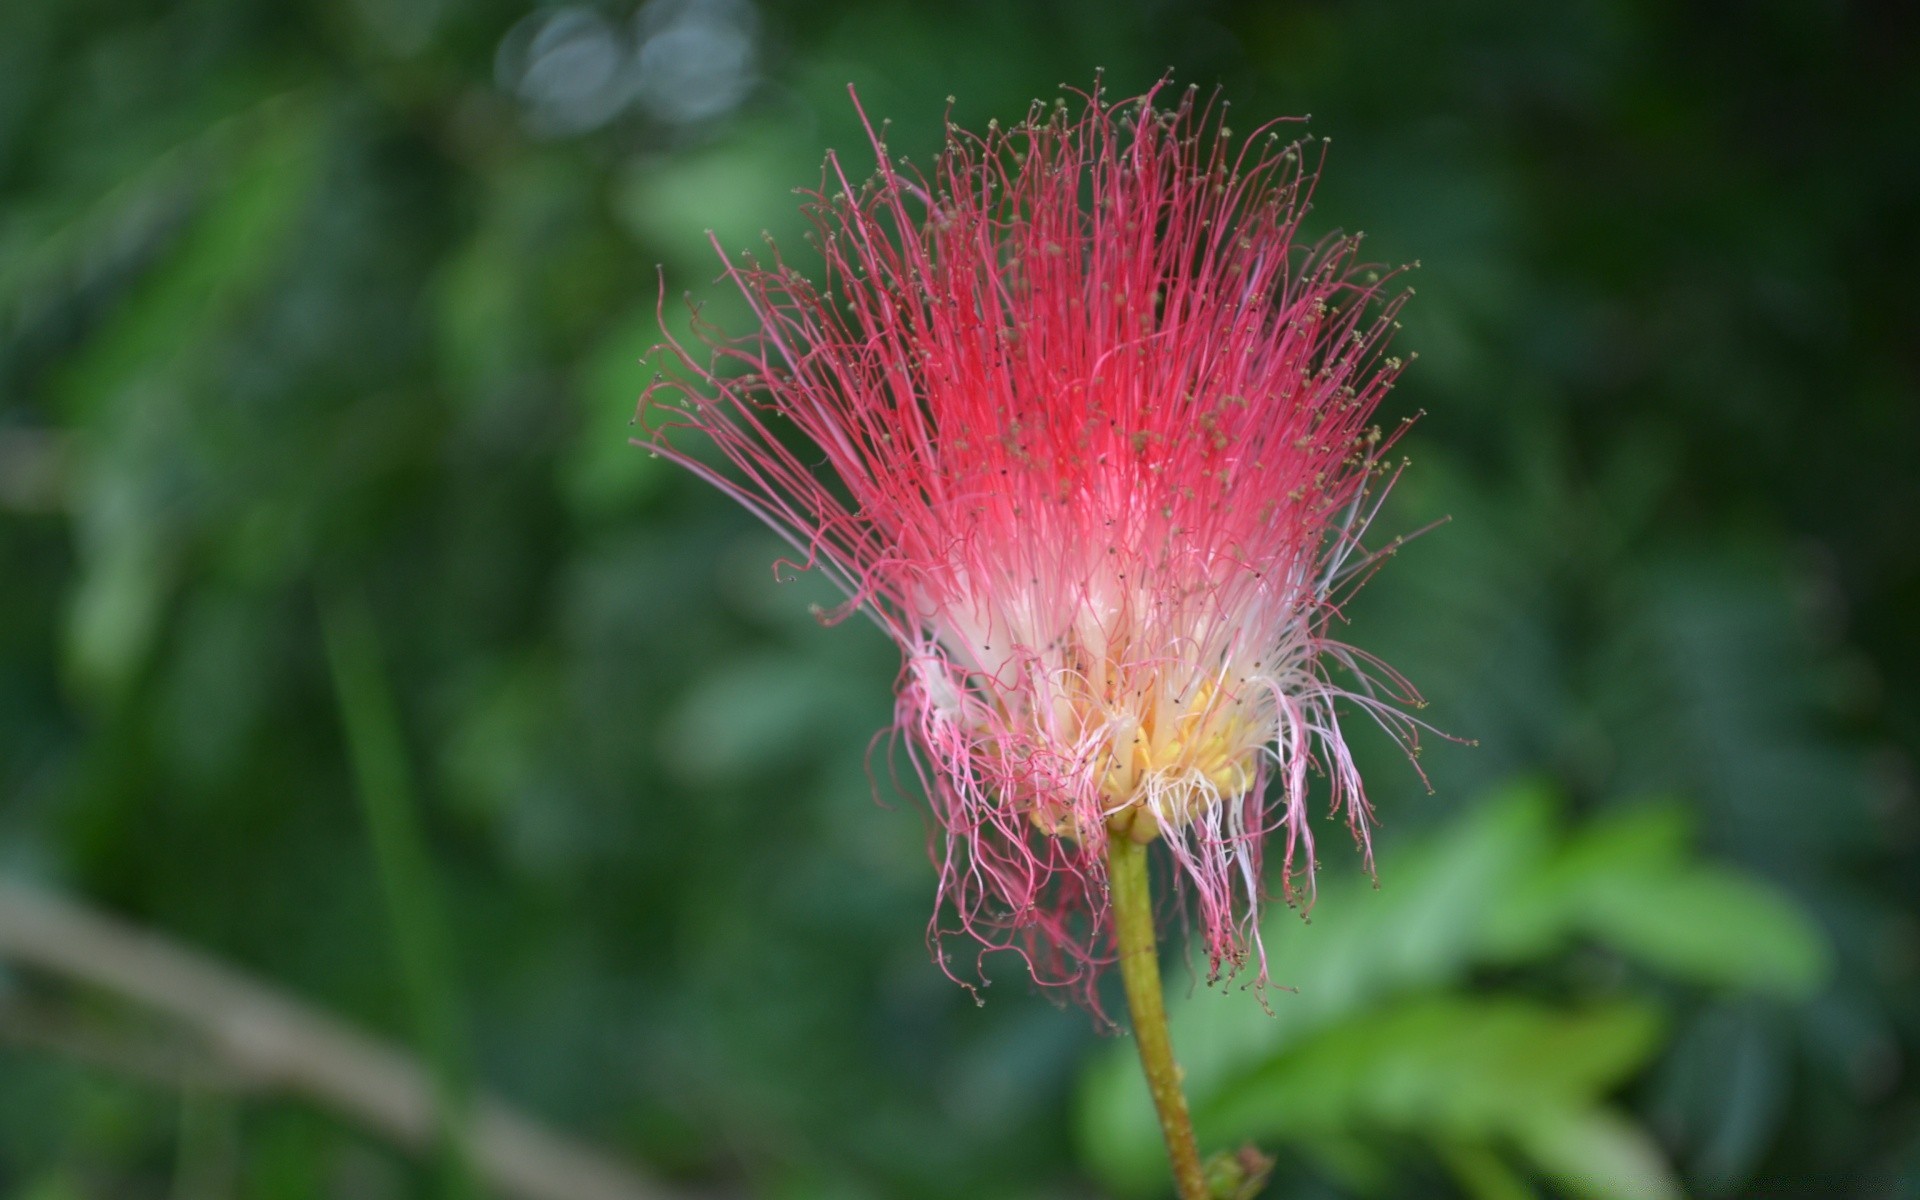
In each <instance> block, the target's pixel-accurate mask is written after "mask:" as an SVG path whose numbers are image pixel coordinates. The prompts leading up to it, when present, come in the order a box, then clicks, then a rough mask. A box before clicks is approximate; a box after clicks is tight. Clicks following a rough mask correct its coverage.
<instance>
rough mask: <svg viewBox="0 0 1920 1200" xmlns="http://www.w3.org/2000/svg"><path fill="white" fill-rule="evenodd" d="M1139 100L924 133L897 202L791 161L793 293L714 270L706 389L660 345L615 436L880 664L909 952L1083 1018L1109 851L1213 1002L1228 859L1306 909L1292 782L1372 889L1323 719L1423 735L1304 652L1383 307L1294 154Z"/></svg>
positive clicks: (1357, 550)
mask: <svg viewBox="0 0 1920 1200" xmlns="http://www.w3.org/2000/svg"><path fill="white" fill-rule="evenodd" d="M1165 90H1166V85H1165V84H1164V83H1163V84H1162V85H1160V86H1158V87H1156V88H1154V89H1153V90H1151V91H1149V92H1148V93H1147V94H1146V95H1144V96H1141V97H1137V98H1135V99H1131V100H1127V101H1123V102H1120V103H1117V104H1109V103H1107V102H1105V101H1104V100H1103V99H1102V98H1101V96H1100V95H1099V92H1098V91H1097V90H1096V91H1095V93H1094V94H1093V95H1091V96H1081V97H1080V101H1081V103H1080V106H1079V108H1078V111H1077V113H1076V112H1075V111H1074V109H1073V108H1072V106H1070V105H1069V104H1068V103H1067V102H1065V101H1061V102H1058V103H1056V104H1055V105H1053V106H1051V107H1048V106H1041V105H1036V106H1035V107H1034V109H1033V110H1032V111H1031V112H1030V113H1029V115H1028V117H1027V119H1026V120H1025V121H1022V122H1021V123H1019V124H1017V125H1014V126H1011V127H1009V128H1000V127H997V126H989V129H988V132H987V133H986V134H984V135H976V134H973V133H969V132H966V131H964V130H961V129H958V128H955V127H953V126H952V125H951V123H949V126H948V136H947V142H946V147H945V149H944V151H943V152H942V154H941V155H940V157H939V159H938V160H937V162H936V163H935V166H934V170H933V173H932V175H931V177H930V178H929V177H924V176H921V175H919V174H917V173H913V172H911V171H910V170H909V169H907V168H904V167H900V166H896V165H895V164H894V163H892V162H891V161H889V159H888V156H887V151H886V145H885V141H884V135H883V133H882V132H879V131H875V130H874V129H873V127H872V125H871V124H868V126H867V129H868V134H869V137H870V138H871V139H872V142H873V147H874V150H875V153H876V155H877V156H878V160H879V166H878V171H877V174H875V175H874V176H873V177H872V178H870V179H867V180H865V181H863V182H861V183H857V184H856V183H855V182H853V181H852V180H851V179H849V177H848V176H847V175H846V173H845V171H844V169H843V167H842V165H841V163H840V161H839V160H838V159H837V158H836V157H834V156H831V155H829V157H828V159H827V166H826V170H825V172H824V178H823V182H822V185H821V187H820V189H819V190H818V191H816V192H811V193H808V194H807V195H808V202H807V203H806V205H805V206H804V207H805V211H806V213H807V215H808V216H809V218H810V219H811V221H812V223H813V225H814V235H813V238H812V240H813V241H814V243H815V246H816V248H817V250H818V251H819V253H820V257H821V259H822V263H823V272H822V275H821V277H820V279H819V281H818V282H817V283H816V282H814V281H811V280H809V279H807V278H806V277H804V276H803V275H802V274H801V273H800V272H798V271H797V270H795V269H793V268H792V267H790V266H789V265H788V264H787V263H786V262H785V261H784V260H783V259H782V258H781V257H780V254H779V251H778V250H777V249H776V248H773V247H772V244H771V242H769V253H770V255H771V259H770V261H767V262H761V261H756V260H753V259H751V258H746V257H744V256H743V258H742V259H741V260H739V261H734V260H730V259H727V257H726V255H725V253H724V251H721V248H720V246H719V245H718V243H717V242H716V243H715V247H714V248H715V250H716V251H717V252H720V253H721V255H722V259H723V261H725V262H726V263H727V265H726V268H725V274H726V278H727V279H729V280H730V281H731V282H732V284H733V285H734V286H735V287H737V288H738V289H739V290H740V292H741V294H742V295H743V296H745V297H746V299H747V301H748V303H749V304H750V305H751V306H752V308H753V311H754V313H755V314H756V316H757V317H758V319H759V329H758V330H757V331H755V332H753V333H750V334H748V335H746V336H744V337H738V338H729V337H725V336H723V335H722V334H720V333H719V332H717V331H714V330H711V329H708V328H707V327H705V326H704V324H702V323H701V322H699V321H698V319H697V317H696V329H697V330H698V333H699V337H700V340H701V341H702V342H703V343H704V346H705V349H706V350H707V353H706V354H705V355H701V356H696V355H695V354H693V353H690V352H689V350H688V348H687V347H686V346H685V345H684V344H682V343H681V342H679V341H677V340H673V339H672V338H671V335H669V341H668V343H667V344H666V350H667V351H668V353H669V355H670V356H671V357H672V358H673V359H674V360H675V361H676V362H677V364H678V366H679V368H680V371H679V376H680V377H678V378H662V379H660V380H659V381H657V382H656V383H655V384H654V385H653V386H652V387H651V388H650V389H649V390H648V393H647V395H646V397H644V398H643V400H642V409H643V412H644V413H646V414H647V419H648V420H649V423H650V425H651V426H652V432H653V438H652V440H651V442H650V443H649V444H650V445H651V446H653V447H654V448H655V449H656V450H657V451H658V452H659V453H661V454H663V455H665V456H667V457H669V458H671V459H673V460H674V461H676V462H678V463H680V464H681V465H683V466H685V467H686V468H687V469H689V470H691V471H692V472H694V473H695V474H697V475H699V476H700V477H701V478H704V479H706V480H707V481H708V482H710V483H712V484H714V485H715V486H716V487H719V488H720V489H722V490H723V491H725V492H726V493H727V494H729V495H731V496H732V497H734V498H735V499H736V500H738V501H739V502H740V503H742V504H743V505H745V506H746V507H747V508H749V509H750V510H752V511H753V512H754V513H755V514H757V515H758V516H759V517H760V518H761V519H762V520H764V521H765V522H766V523H767V524H768V525H770V526H772V527H773V528H774V529H775V530H776V531H778V532H779V533H780V534H782V535H783V536H784V537H785V538H786V539H787V540H788V541H789V542H791V543H792V544H793V546H794V547H795V548H796V550H797V552H798V554H799V556H800V562H801V565H803V566H805V567H809V568H818V569H820V570H822V571H824V572H826V573H827V574H828V575H830V576H831V577H832V578H833V579H834V580H835V581H836V582H837V583H838V585H839V586H840V587H841V588H842V589H843V590H844V591H845V593H846V595H847V597H848V600H847V603H846V604H845V605H844V606H842V607H841V608H840V609H838V610H836V611H835V612H834V613H832V614H828V615H827V618H826V619H829V620H838V619H840V618H842V617H844V616H846V615H849V614H850V613H852V612H854V611H860V612H864V613H866V614H867V615H869V616H870V617H871V618H872V619H873V620H875V621H876V622H877V623H878V624H879V626H880V627H881V628H882V629H884V630H885V631H886V633H887V634H888V635H889V636H890V637H892V638H893V639H894V640H895V641H896V642H898V643H899V644H900V646H901V649H902V651H903V652H904V655H905V664H904V666H903V669H902V672H901V676H900V681H899V687H898V704H897V711H896V725H897V728H898V729H899V730H900V731H901V732H902V733H903V734H904V735H905V739H904V742H905V745H906V746H907V747H908V749H909V754H910V759H911V762H912V763H913V765H914V767H915V769H916V770H917V772H918V774H919V777H920V780H921V782H922V783H923V785H924V787H925V790H926V792H927V794H928V796H929V797H930V798H931V802H932V805H933V810H934V814H935V816H936V817H937V818H938V822H939V826H940V830H939V833H938V835H937V836H936V839H935V845H934V858H935V861H936V863H937V865H938V867H939V870H940V900H941V903H940V904H939V906H938V907H937V908H936V912H935V916H934V919H933V923H932V925H931V927H930V935H931V937H932V938H933V940H934V941H935V942H936V943H937V942H938V941H939V939H940V937H941V935H942V934H945V933H953V932H961V933H964V934H965V935H967V936H969V937H970V938H972V939H973V940H974V941H975V942H977V943H978V945H979V947H980V955H981V956H984V955H985V954H986V953H988V952H990V951H995V950H1012V951H1015V952H1017V953H1018V954H1019V955H1020V956H1021V957H1022V958H1024V959H1025V961H1026V963H1027V965H1028V967H1029V968H1030V969H1031V971H1032V974H1033V976H1034V978H1036V979H1037V980H1039V981H1040V982H1042V983H1046V984H1057V985H1062V986H1065V987H1068V988H1070V989H1071V990H1072V991H1073V992H1074V994H1075V995H1077V996H1078V997H1079V998H1081V999H1082V1000H1084V1001H1086V1002H1088V1003H1089V1004H1094V1005H1095V1006H1096V1010H1097V1003H1096V1001H1095V998H1094V995H1093V985H1094V982H1095V980H1096V978H1097V976H1098V974H1099V970H1100V968H1101V967H1102V966H1103V965H1104V964H1105V963H1106V962H1107V961H1108V960H1109V959H1110V957H1111V947H1110V945H1109V930H1108V922H1107V911H1106V909H1107V899H1106V877H1105V865H1104V862H1105V848H1106V839H1107V838H1108V837H1110V836H1132V837H1135V838H1137V839H1139V840H1142V841H1147V840H1152V839H1154V838H1156V837H1157V838H1159V839H1161V840H1163V841H1164V842H1165V843H1166V845H1167V847H1168V850H1169V852H1170V854H1171V857H1172V860H1173V862H1174V864H1175V865H1176V872H1175V873H1176V875H1177V877H1178V878H1179V879H1180V881H1181V883H1182V886H1181V888H1180V890H1179V892H1178V894H1179V895H1180V896H1181V903H1182V905H1183V907H1187V908H1189V909H1190V911H1191V914H1192V916H1193V918H1194V919H1195V922H1196V924H1197V926H1198V928H1199V930H1200V932H1201V934H1202V936H1203V938H1204V941H1205V946H1206V950H1207V953H1208V957H1209V962H1210V968H1211V974H1212V976H1213V977H1216V978H1217V977H1219V976H1220V975H1221V974H1223V973H1231V972H1233V971H1235V970H1238V969H1239V968H1240V967H1242V966H1243V965H1245V964H1247V963H1248V961H1249V959H1252V960H1253V961H1254V962H1256V963H1257V965H1258V972H1259V974H1258V978H1259V979H1260V980H1262V981H1264V979H1265V974H1266V963H1265V955H1264V951H1263V950H1262V948H1261V944H1260V937H1259V925H1258V915H1259V909H1260V904H1261V900H1262V897H1263V887H1262V870H1261V860H1262V853H1263V847H1264V844H1265V841H1266V839H1267V837H1268V836H1269V835H1272V834H1276V833H1277V834H1280V835H1282V836H1283V838H1284V843H1283V844H1284V852H1283V862H1282V868H1281V873H1280V883H1281V892H1282V895H1283V896H1284V897H1285V898H1286V899H1287V900H1288V901H1289V902H1295V901H1306V900H1310V897H1311V890H1312V876H1313V865H1314V845H1313V832H1312V828H1311V825H1310V822H1309V819H1308V809H1307V796H1308V790H1309V784H1310V780H1311V779H1312V778H1314V777H1316V776H1319V777H1324V778H1326V779H1327V780H1328V782H1329V788H1330V793H1331V803H1332V807H1333V809H1334V810H1335V812H1336V813H1341V814H1344V816H1345V817H1346V820H1347V822H1348V824H1349V826H1350V827H1351V829H1352V831H1353V834H1354V836H1355V839H1356V841H1357V843H1358V844H1359V846H1360V848H1361V850H1362V852H1363V854H1365V855H1366V856H1367V858H1368V860H1369V864H1370V862H1371V848H1370V843H1369V840H1368V830H1369V823H1370V819H1371V811H1370V809H1369V806H1368V803H1367V799H1366V793H1365V791H1364V789H1363V787H1362V783H1361V779H1360V775H1359V772H1358V770H1357V769H1356V767H1355V765H1354V761H1353V758H1352V756H1351V755H1350V754H1349V753H1348V750H1347V746H1346V741H1345V737H1344V735H1343V732H1342V727H1341V716H1340V708H1341V707H1342V705H1343V704H1344V705H1348V706H1351V708H1352V709H1353V710H1355V711H1358V712H1360V713H1364V714H1365V715H1366V716H1368V717H1369V718H1371V719H1372V720H1373V721H1375V722H1376V723H1378V724H1379V725H1380V727H1381V728H1383V729H1385V730H1386V731H1387V733H1388V734H1389V735H1391V736H1392V737H1393V738H1395V739H1396V740H1397V741H1399V742H1400V743H1401V744H1402V745H1403V746H1405V747H1406V748H1407V750H1408V751H1409V752H1410V753H1412V752H1415V751H1417V748H1418V737H1417V735H1418V732H1419V729H1420V728H1421V727H1422V726H1421V723H1420V722H1418V721H1417V720H1415V719H1414V718H1412V717H1411V716H1409V715H1408V713H1407V711H1406V710H1407V709H1408V708H1411V707H1417V706H1418V705H1419V697H1418V695H1417V694H1416V693H1415V692H1414V690H1413V688H1412V687H1411V686H1410V685H1409V684H1408V683H1407V682H1406V680H1404V679H1403V678H1401V677H1400V676H1399V675H1398V674H1397V673H1396V672H1394V671H1393V670H1392V669H1391V668H1389V667H1387V666H1386V665H1385V664H1383V663H1381V662H1380V661H1378V660H1377V659H1375V658H1373V657H1372V656H1371V655H1368V654H1366V653H1365V652H1363V651H1361V650H1359V649H1356V648H1354V647H1352V646H1349V645H1346V644H1343V643H1342V642H1340V641H1338V640H1336V639H1334V638H1333V637H1332V636H1330V628H1331V626H1332V625H1333V624H1334V623H1335V621H1336V620H1337V619H1338V618H1339V616H1340V605H1341V603H1342V602H1343V600H1344V599H1345V597H1346V596H1347V595H1349V594H1350V593H1351V590H1352V589H1354V588H1356V587H1358V586H1359V584H1360V583H1361V582H1363V581H1364V579H1365V578H1366V577H1367V576H1368V575H1369V574H1370V573H1371V571H1372V570H1373V569H1374V567H1375V566H1377V565H1378V563H1379V561H1380V558H1381V555H1382V552H1380V551H1369V550H1367V549H1366V548H1364V547H1363V546H1362V541H1361V539H1362V536H1363V535H1364V534H1365V532H1366V530H1367V528H1368V525H1369V523H1370V522H1371V521H1372V519H1373V517H1374V515H1375V514H1376V513H1377V512H1378V510H1379V505H1380V502H1381V499H1382V497H1383V496H1384V494H1385V492H1386V489H1387V487H1388V486H1389V485H1390V484H1391V482H1392V478H1393V475H1394V473H1395V471H1394V470H1393V469H1391V468H1389V467H1388V466H1387V465H1386V461H1387V460H1386V453H1387V451H1388V449H1389V448H1390V447H1391V446H1392V444H1393V443H1394V441H1395V440H1396V438H1397V437H1398V435H1399V433H1400V432H1401V430H1402V429H1404V422H1403V423H1402V424H1401V425H1399V426H1397V427H1395V428H1394V429H1392V430H1390V431H1382V430H1381V429H1379V428H1378V427H1377V426H1374V425H1372V424H1370V421H1371V418H1372V415H1373V412H1374V409H1375V408H1376V406H1377V405H1378V404H1379V402H1380V400H1381V397H1382V396H1383V395H1384V394H1385V393H1386V391H1387V390H1388V389H1389V387H1390V386H1391V385H1392V382H1393V380H1394V378H1395V377H1396V376H1397V375H1398V373H1399V371H1400V370H1401V367H1402V363H1401V362H1400V361H1399V360H1398V359H1395V358H1390V357H1385V354H1384V349H1385V345H1386V341H1387V339H1388V337H1389V335H1390V333H1391V331H1392V329H1393V328H1395V325H1394V321H1393V317H1394V314H1395V312H1396V311H1397V310H1398V308H1399V306H1400V304H1401V302H1402V300H1403V299H1404V296H1405V294H1406V293H1405V292H1404V291H1401V292H1393V293H1389V292H1388V291H1387V290H1385V289H1386V287H1387V284H1388V283H1390V282H1391V280H1392V278H1393V276H1394V274H1395V272H1376V271H1374V270H1372V269H1370V268H1368V267H1367V266H1366V265H1365V264H1363V263H1361V262H1360V260H1359V242H1360V239H1359V237H1358V235H1354V236H1331V237H1328V238H1325V239H1322V240H1319V241H1316V242H1312V243H1305V242H1303V241H1302V239H1301V238H1300V235H1299V223H1300V220H1301V217H1302V215H1303V214H1304V213H1305V212H1306V211H1307V209H1308V207H1309V203H1310V200H1311V196H1312V192H1313V187H1314V183H1315V180H1316V178H1317V172H1318V167H1319V157H1320V154H1319V153H1317V152H1315V151H1314V149H1313V144H1312V143H1311V142H1309V141H1308V140H1306V139H1304V138H1296V139H1288V138H1283V137H1282V136H1281V135H1280V129H1281V127H1282V125H1283V124H1284V123H1282V122H1274V123H1271V124H1269V125H1266V126H1262V127H1261V128H1259V129H1256V130H1254V131H1253V133H1252V135H1251V136H1249V137H1247V138H1244V139H1235V138H1234V137H1233V136H1232V134H1231V132H1230V131H1229V130H1228V129H1226V128H1225V127H1224V126H1223V124H1222V112H1223V110H1224V105H1220V106H1218V107H1216V106H1215V105H1213V104H1211V103H1209V104H1207V105H1205V106H1201V105H1198V104H1196V99H1195V93H1194V92H1193V90H1192V89H1189V90H1187V91H1186V92H1185V93H1184V95H1182V96H1181V97H1180V98H1179V100H1178V101H1177V102H1176V103H1173V104H1171V105H1170V106H1169V105H1163V104H1161V103H1159V100H1160V97H1161V95H1162V93H1163V92H1164V91H1165ZM855 104H856V107H857V106H858V100H857V98H856V100H855ZM862 120H863V121H865V114H864V112H863V113H862ZM783 424H790V425H791V426H792V427H793V429H794V430H795V431H797V433H798V434H799V435H800V438H803V439H804V440H805V442H807V443H811V445H810V446H809V447H802V446H801V445H800V440H799V439H796V438H795V437H793V436H792V435H791V434H783V433H782V431H781V429H780V426H781V425H783ZM687 430H691V431H697V433H698V434H699V435H703V437H704V440H705V441H706V442H708V443H709V444H710V446H711V448H713V449H717V451H718V455H717V459H716V457H715V456H714V455H712V454H706V455H705V456H702V452H701V451H700V450H699V449H698V448H697V446H696V445H695V444H692V443H689V444H684V445H683V444H681V443H680V442H678V441H676V440H675V435H676V433H679V432H682V431H687ZM1396 544H1397V543H1396ZM1391 549H1392V546H1391V545H1389V546H1388V547H1387V548H1386V550H1387V551H1389V552H1390V551H1391ZM1296 867H1299V868H1302V869H1303V870H1302V871H1301V874H1302V875H1303V876H1304V879H1303V880H1297V879H1296V874H1295V872H1296ZM946 914H950V915H951V917H952V919H953V920H955V921H957V928H954V929H949V928H947V927H946V926H945V924H944V920H945V915H946ZM940 957H941V961H942V963H943V965H948V960H947V958H946V956H945V954H944V953H942V954H941V955H940ZM948 970H949V972H950V973H951V972H952V967H951V966H950V965H948ZM956 977H957V976H956Z"/></svg>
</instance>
